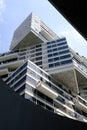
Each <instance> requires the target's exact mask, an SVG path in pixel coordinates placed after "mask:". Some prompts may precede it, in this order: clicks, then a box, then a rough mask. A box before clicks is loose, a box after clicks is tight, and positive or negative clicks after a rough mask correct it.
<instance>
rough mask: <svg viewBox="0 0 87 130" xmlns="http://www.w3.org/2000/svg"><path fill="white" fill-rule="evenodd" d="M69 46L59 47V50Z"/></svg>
mask: <svg viewBox="0 0 87 130" xmlns="http://www.w3.org/2000/svg"><path fill="white" fill-rule="evenodd" d="M66 48H68V46H63V47H59V48H58V50H62V49H66Z"/></svg>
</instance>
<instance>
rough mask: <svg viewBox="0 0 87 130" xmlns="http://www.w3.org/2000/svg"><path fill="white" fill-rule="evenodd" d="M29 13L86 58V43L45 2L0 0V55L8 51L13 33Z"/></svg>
mask: <svg viewBox="0 0 87 130" xmlns="http://www.w3.org/2000/svg"><path fill="white" fill-rule="evenodd" d="M31 12H34V13H35V14H36V15H37V16H38V17H39V18H40V19H41V20H42V21H43V22H44V23H45V24H46V25H47V26H48V27H50V28H51V29H52V30H53V31H54V32H55V33H56V34H57V35H58V36H59V37H66V40H67V43H68V45H69V46H70V47H71V48H72V49H73V50H75V51H76V52H78V53H79V54H80V55H82V56H85V57H87V41H86V40H85V39H84V38H83V37H82V36H81V34H80V33H79V32H78V31H77V30H76V29H75V28H74V27H73V26H72V25H71V24H70V23H69V22H68V21H67V20H66V19H65V18H64V17H63V16H62V15H61V14H60V13H59V12H58V11H57V10H56V9H55V8H54V7H53V5H51V4H50V3H49V2H48V1H47V0H0V53H4V52H7V51H9V47H10V44H11V40H12V36H13V33H14V31H15V30H16V28H17V27H18V26H19V25H20V24H21V23H22V22H23V20H24V19H25V18H26V17H27V16H28V15H29V14H30V13H31Z"/></svg>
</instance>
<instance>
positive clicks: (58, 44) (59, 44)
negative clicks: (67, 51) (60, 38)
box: [57, 42, 67, 46]
mask: <svg viewBox="0 0 87 130" xmlns="http://www.w3.org/2000/svg"><path fill="white" fill-rule="evenodd" d="M66 44H67V43H66V42H62V43H57V46H62V45H66Z"/></svg>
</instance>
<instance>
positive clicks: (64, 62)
mask: <svg viewBox="0 0 87 130" xmlns="http://www.w3.org/2000/svg"><path fill="white" fill-rule="evenodd" d="M60 63H61V64H62V65H64V64H69V63H72V60H66V61H61V62H60Z"/></svg>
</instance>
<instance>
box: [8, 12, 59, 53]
mask: <svg viewBox="0 0 87 130" xmlns="http://www.w3.org/2000/svg"><path fill="white" fill-rule="evenodd" d="M19 32H20V33H19ZM56 38H58V36H57V35H56V34H55V33H54V32H53V31H52V30H51V29H50V28H49V27H47V26H46V25H45V24H44V22H42V21H41V20H40V18H39V17H38V16H36V15H35V14H34V13H31V14H30V15H29V16H28V17H27V18H26V19H25V20H24V21H23V23H21V25H20V26H19V27H18V28H17V29H16V30H15V32H14V35H13V39H12V42H11V46H10V50H11V51H12V50H18V49H19V48H24V47H28V46H30V45H33V44H34V45H35V44H37V43H42V42H46V41H49V40H52V39H56Z"/></svg>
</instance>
